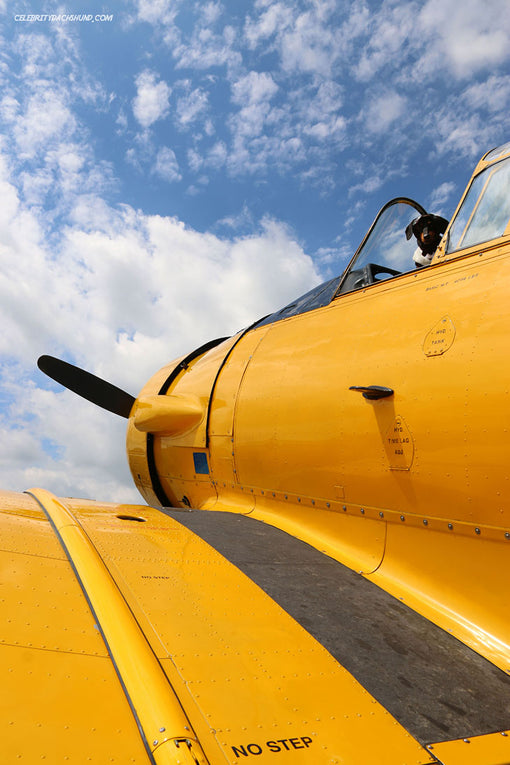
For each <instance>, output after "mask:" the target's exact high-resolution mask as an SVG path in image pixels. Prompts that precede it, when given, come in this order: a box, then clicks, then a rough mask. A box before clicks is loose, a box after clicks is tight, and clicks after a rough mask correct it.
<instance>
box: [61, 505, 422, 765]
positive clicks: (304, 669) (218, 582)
mask: <svg viewBox="0 0 510 765" xmlns="http://www.w3.org/2000/svg"><path fill="white" fill-rule="evenodd" d="M68 504H69V507H70V508H71V509H72V511H73V514H74V515H75V516H76V518H77V519H78V520H79V522H80V524H81V525H82V526H83V528H84V529H85V530H86V532H87V535H88V536H89V537H90V538H91V540H92V542H93V544H94V546H95V547H96V549H97V550H98V551H99V552H100V554H101V557H102V558H103V559H104V561H105V563H106V564H107V566H108V568H109V570H110V572H111V574H112V575H113V576H114V578H115V580H116V582H117V585H118V587H119V588H120V589H121V591H122V594H123V596H124V598H125V599H126V601H127V603H128V604H129V606H130V608H131V609H132V610H133V612H134V613H135V615H136V618H137V621H138V622H139V624H140V625H141V626H142V627H143V630H144V632H145V634H146V636H147V638H148V640H149V641H150V643H151V647H152V649H153V651H154V652H155V654H156V655H157V657H158V659H159V661H160V663H161V664H162V666H163V667H164V669H165V672H166V673H167V675H168V678H169V680H170V682H171V684H172V686H173V687H174V688H178V689H179V698H180V701H181V703H182V705H183V707H184V709H185V712H186V715H187V717H188V719H189V720H190V722H191V724H192V726H193V729H194V730H195V732H196V733H197V735H198V737H199V740H200V742H201V744H202V747H203V750H204V752H205V754H206V756H207V757H208V759H209V761H210V762H211V763H216V762H218V763H219V762H225V761H227V762H229V763H235V762H238V761H244V760H245V759H246V758H249V757H252V756H256V757H257V761H258V762H261V763H265V762H268V763H274V762H275V755H277V754H280V755H281V756H282V757H287V758H288V760H289V762H292V763H300V762H310V761H311V762H314V763H317V764H319V763H320V764H322V763H324V765H326V763H327V764H328V765H331V763H338V764H340V763H342V764H343V765H359V763H361V762H377V763H378V764H379V765H386V763H387V765H394V764H395V763H397V762H398V763H409V764H410V763H415V764H416V765H419V764H424V763H428V762H432V761H433V760H432V757H431V756H430V755H429V754H427V752H426V751H425V750H424V749H423V748H422V747H421V746H420V745H419V744H417V742H416V741H414V739H413V738H412V737H411V736H409V734H408V733H406V731H405V730H404V729H403V728H402V727H401V726H400V725H399V724H398V723H397V722H396V721H395V720H394V719H393V718H392V717H391V716H390V715H389V714H388V713H387V712H386V711H385V710H384V709H383V708H382V707H381V706H380V705H379V704H378V703H377V702H376V701H375V699H374V698H373V697H371V696H370V695H369V694H368V693H367V692H366V691H365V690H364V689H363V688H362V687H361V686H360V685H359V683H358V682H357V681H356V680H355V679H354V678H353V677H352V676H351V675H350V674H349V673H348V672H347V671H346V670H345V669H343V668H342V667H341V666H340V665H339V664H338V663H337V662H336V661H335V660H334V659H333V658H332V656H331V655H330V654H329V653H328V652H327V651H326V650H325V649H323V648H322V646H320V645H319V644H318V643H317V642H316V641H315V640H314V639H313V638H312V637H311V636H310V635H309V634H308V633H307V632H306V631H305V630H304V629H303V628H302V627H300V626H299V625H298V624H297V623H296V622H295V621H294V620H293V619H292V618H291V617H290V616H289V615H288V614H287V613H285V612H284V611H283V610H282V609H281V608H280V607H279V606H277V605H276V604H275V602H274V601H272V600H271V599H270V598H269V597H268V596H267V595H266V594H265V593H264V592H263V591H262V590H260V589H259V588H258V587H257V586H256V585H255V584H254V583H253V582H252V581H251V580H249V579H248V578H247V577H246V576H244V575H243V574H242V573H241V572H240V571H239V570H238V569H237V568H236V567H235V566H233V565H232V564H231V563H229V562H228V561H227V560H225V559H224V558H223V557H222V556H221V555H220V554H219V553H217V552H216V551H215V550H213V549H212V548H211V547H209V546H208V545H207V544H206V543H205V542H203V541H202V540H201V539H200V538H198V537H197V536H195V535H194V534H192V533H191V532H190V531H188V530H187V529H186V528H184V527H183V526H181V525H180V524H179V523H177V522H176V521H174V520H172V519H170V518H168V517H166V516H164V515H162V514H161V513H158V512H157V511H155V510H153V509H152V508H138V509H137V510H136V516H137V517H139V518H143V519H145V522H136V521H132V522H130V521H129V520H127V521H126V520H122V519H121V518H120V517H119V516H125V515H127V510H126V509H125V508H122V507H120V508H117V510H115V508H113V507H111V508H107V507H106V506H105V507H104V508H102V509H98V508H97V507H95V506H94V505H93V504H92V503H89V504H87V503H84V502H81V501H80V500H69V501H68ZM184 512H185V511H184ZM98 513H99V514H98ZM276 759H278V758H276Z"/></svg>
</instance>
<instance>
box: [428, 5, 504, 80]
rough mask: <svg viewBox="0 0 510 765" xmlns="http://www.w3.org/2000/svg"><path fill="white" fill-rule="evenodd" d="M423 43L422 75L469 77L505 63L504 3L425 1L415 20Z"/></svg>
mask: <svg viewBox="0 0 510 765" xmlns="http://www.w3.org/2000/svg"><path fill="white" fill-rule="evenodd" d="M417 26H418V28H419V29H420V30H421V31H422V34H423V35H424V39H425V43H426V44H425V45H424V51H425V52H424V53H423V57H422V61H421V64H420V69H421V71H423V72H430V71H431V70H436V71H441V70H444V67H445V65H446V66H447V67H448V68H449V70H450V72H451V73H452V74H453V75H455V76H456V77H460V78H462V77H468V76H470V75H472V74H473V73H474V72H477V71H479V70H484V69H485V70H487V69H490V68H492V67H494V66H497V65H498V64H501V63H502V62H503V61H505V60H507V57H508V49H509V45H510V15H509V13H508V3H507V0H486V2H484V4H483V7H482V6H481V5H480V2H479V1H478V0H464V2H462V4H459V3H458V2H457V1H456V0H428V2H426V3H425V5H424V6H423V8H422V9H421V11H420V13H419V16H418V18H417Z"/></svg>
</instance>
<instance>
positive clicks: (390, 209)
mask: <svg viewBox="0 0 510 765" xmlns="http://www.w3.org/2000/svg"><path fill="white" fill-rule="evenodd" d="M425 214H426V211H425V210H424V208H423V207H422V206H421V205H420V204H418V202H414V201H413V200H412V199H407V198H405V197H397V198H396V199H392V200H391V202H388V203H387V204H385V205H384V207H383V208H382V209H381V210H380V212H379V214H378V215H377V217H376V219H375V220H374V222H373V224H372V225H371V227H370V229H369V230H368V232H367V234H366V236H365V238H364V239H363V241H362V243H361V244H360V246H359V247H358V249H357V251H356V253H355V255H354V257H353V258H352V260H351V262H350V263H349V265H348V266H347V268H346V269H345V271H344V273H343V274H342V275H341V276H335V278H334V279H331V280H330V281H328V282H325V283H324V284H320V285H319V286H318V287H315V288H314V289H313V290H310V292H307V293H306V295H303V296H302V297H300V298H298V299H297V300H295V301H294V302H292V303H290V304H289V305H287V306H285V307H284V308H282V309H281V310H280V311H277V312H276V313H273V314H271V315H270V316H266V318H265V319H262V321H260V322H259V323H258V325H257V326H262V325H264V324H271V323H272V322H275V321H280V320H281V319H286V318H289V317H290V316H297V315H298V314H300V313H306V312H307V311H312V310H313V309H315V308H321V307H322V306H325V305H328V303H330V302H331V301H332V300H333V299H334V298H335V297H336V296H337V295H340V294H344V293H346V292H353V291H355V290H359V289H362V288H363V287H368V286H369V285H370V284H375V283H377V282H381V281H384V280H385V279H391V278H392V277H394V276H398V275H400V274H402V273H405V272H406V271H413V270H414V269H415V265H414V262H413V253H414V251H415V249H416V240H415V239H414V237H413V238H412V239H411V240H408V239H407V237H406V228H407V227H408V226H409V224H410V223H411V222H412V221H413V219H414V218H416V216H417V215H418V216H419V215H425Z"/></svg>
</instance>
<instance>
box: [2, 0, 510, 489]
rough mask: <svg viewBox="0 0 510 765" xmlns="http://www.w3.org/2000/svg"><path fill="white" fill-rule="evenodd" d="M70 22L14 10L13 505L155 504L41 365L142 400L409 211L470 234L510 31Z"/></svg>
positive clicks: (387, 9)
mask: <svg viewBox="0 0 510 765" xmlns="http://www.w3.org/2000/svg"><path fill="white" fill-rule="evenodd" d="M48 5H49V6H50V7H49V8H48V6H46V7H45V9H44V13H45V14H46V15H45V16H43V17H41V9H40V8H39V7H37V6H36V4H35V3H31V2H22V1H21V0H20V1H19V2H10V1H6V0H4V1H3V2H2V0H0V80H1V85H2V87H1V90H0V93H1V95H0V197H1V198H0V311H1V312H2V316H1V319H2V326H3V327H4V331H3V333H2V339H1V340H0V365H1V372H2V374H1V379H0V432H1V434H2V436H3V443H4V444H10V449H9V450H8V453H6V454H4V455H3V456H2V457H1V458H0V481H1V484H2V485H3V486H4V487H5V488H11V489H25V488H29V487H30V486H34V485H43V486H45V487H46V488H49V489H51V490H53V491H55V492H57V493H60V494H66V493H73V494H82V495H87V496H97V497H103V498H106V499H108V498H118V499H136V496H137V495H136V493H135V492H134V490H132V489H131V488H130V479H129V477H128V474H127V469H126V467H125V458H124V446H123V439H124V436H123V428H124V423H123V422H122V421H117V419H116V418H112V417H111V416H109V415H108V414H106V413H104V412H102V411H100V410H95V409H94V408H93V407H91V406H90V405H89V404H87V403H86V402H80V401H78V400H77V399H76V398H75V397H73V396H72V395H71V394H69V393H67V392H62V391H61V390H60V389H58V387H57V386H55V385H53V384H52V383H50V382H49V381H47V380H45V379H44V378H43V377H42V375H40V374H39V373H38V372H37V371H36V370H35V361H36V359H37V357H38V356H39V355H41V354H43V353H50V354H53V355H58V356H62V357H64V358H66V359H68V360H71V361H74V362H76V363H78V364H80V365H81V366H83V367H85V368H87V369H88V370H90V371H92V372H95V373H96V374H100V375H103V376H104V377H106V378H107V379H109V380H111V381H112V382H114V383H115V384H117V385H119V386H120V387H123V388H125V389H127V390H128V391H129V392H131V393H133V394H136V393H137V392H138V390H139V389H140V387H141V386H142V385H143V383H144V382H145V380H146V378H147V377H148V376H150V375H151V374H152V373H153V372H155V371H157V369H159V367H161V366H162V365H163V364H165V363H166V362H168V361H169V360H170V359H171V358H173V357H175V356H178V355H180V354H181V353H184V352H186V351H188V350H190V349H192V348H194V347H196V346H198V345H200V344H201V343H202V342H205V341H206V340H208V339H210V338H211V337H215V336H218V335H222V334H229V333H232V332H234V331H236V330H237V329H239V328H241V327H243V326H246V325H247V324H249V323H251V322H252V321H253V320H254V319H255V318H257V317H258V316H262V315H264V314H266V313H268V312H270V311H272V310H274V309H276V308H278V307H280V306H281V305H284V304H285V303H286V302H288V301H289V300H291V299H292V298H293V297H295V296H296V295H298V294H301V293H303V292H306V291H307V290H308V289H309V288H310V287H311V286H313V285H314V284H315V283H317V282H319V281H320V280H325V279H327V278H330V277H331V276H333V275H335V274H336V273H339V272H340V271H341V270H342V269H343V267H344V265H345V262H346V260H347V259H348V258H349V257H350V256H351V255H352V253H353V252H354V250H355V249H356V247H357V246H358V244H359V242H360V240H361V238H362V237H363V235H364V233H365V231H366V230H367V228H368V227H369V225H370V223H371V222H372V220H373V218H374V217H375V215H376V213H377V211H378V210H379V208H380V207H381V206H382V205H383V204H384V203H385V202H386V201H388V200H389V199H391V198H392V197H395V196H401V195H403V196H410V197H413V198H415V199H416V200H417V201H418V202H420V203H421V204H422V205H423V206H425V207H426V208H427V209H429V210H430V211H431V212H435V213H439V214H442V215H444V216H445V217H450V216H451V214H452V212H453V210H454V209H455V207H456V204H457V201H458V198H459V196H460V194H461V193H462V191H463V189H464V187H465V184H466V182H467V180H468V178H469V176H470V174H471V172H472V169H473V167H474V165H475V164H476V162H477V160H478V159H479V157H480V156H481V155H482V154H483V153H485V151H487V150H489V149H490V148H492V147H494V146H496V145H499V144H501V143H504V142H505V141H507V140H509V138H510V124H509V123H510V110H509V105H510V79H509V69H510V44H509V43H510V14H509V13H508V5H507V0H465V2H463V3H462V4H460V3H458V0H426V1H422V2H401V1H400V0H383V2H371V1H370V2H369V1H368V0H359V1H357V0H354V1H349V2H340V1H339V0H336V1H335V0H292V2H290V0H276V1H274V0H251V1H250V2H247V1H241V0H228V1H227V0H224V1H223V2H219V1H218V2H216V1H215V0H212V1H211V2H201V3H198V2H193V1H190V0H133V1H132V2H125V3H122V8H121V10H118V6H119V5H120V4H115V7H113V5H107V4H104V3H101V2H97V3H96V2H81V3H77V2H68V3H67V4H65V5H63V4H58V3H49V4H48ZM37 14H38V15H39V18H33V17H34V15H37ZM78 14H81V15H82V18H81V19H80V18H73V15H78ZM51 15H53V16H54V17H56V18H51V17H50V16H51ZM83 16H85V17H90V18H83Z"/></svg>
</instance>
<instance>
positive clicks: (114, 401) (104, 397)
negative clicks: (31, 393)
mask: <svg viewBox="0 0 510 765" xmlns="http://www.w3.org/2000/svg"><path fill="white" fill-rule="evenodd" d="M37 366H38V367H39V369H40V370H41V372H44V374H45V375H47V376H48V377H51V379H52V380H55V382H58V383H60V385H63V386H64V388H67V389H68V390H72V391H73V393H77V394H78V396H81V397H82V398H85V399H87V401H91V402H92V403H93V404H96V406H100V407H102V408H103V409H107V410H108V411H109V412H113V414H118V415H119V416H120V417H126V418H127V417H129V413H130V411H131V408H132V406H133V404H134V403H135V398H134V397H133V396H131V395H130V394H129V393H126V391H123V390H121V389H120V388H117V387H116V386H115V385H112V384H111V383H109V382H106V380H103V379H101V377H96V375H93V374H91V373H90V372H86V371H85V370H84V369H80V368H79V367H75V366H74V365H73V364H68V363H67V361H62V360H61V359H56V358H55V357H54V356H41V357H40V358H39V359H38V360H37Z"/></svg>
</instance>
